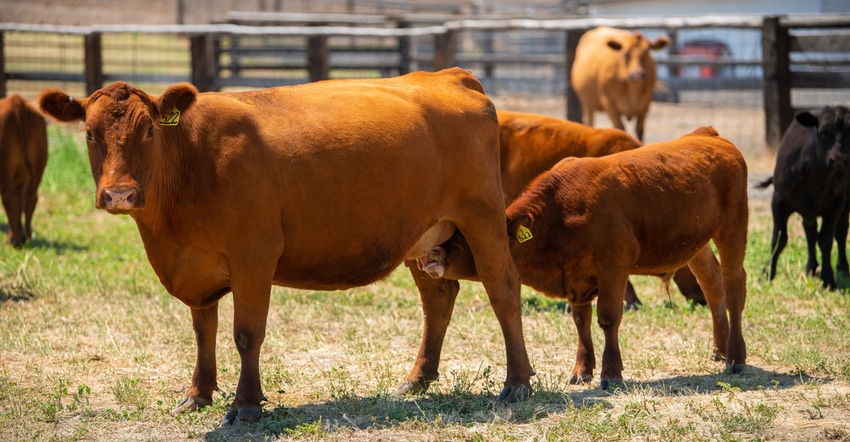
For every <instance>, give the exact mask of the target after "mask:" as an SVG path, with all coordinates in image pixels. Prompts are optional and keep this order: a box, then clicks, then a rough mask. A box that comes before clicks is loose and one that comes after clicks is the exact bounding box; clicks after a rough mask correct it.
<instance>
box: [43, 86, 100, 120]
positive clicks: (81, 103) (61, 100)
mask: <svg viewBox="0 0 850 442" xmlns="http://www.w3.org/2000/svg"><path fill="white" fill-rule="evenodd" d="M87 100H88V99H83V100H75V99H74V98H72V97H71V96H69V95H68V94H66V93H65V92H62V91H60V90H59V89H45V90H44V91H42V92H41V94H39V96H38V106H39V107H40V108H41V110H42V111H44V113H46V114H48V115H50V116H51V117H53V118H55V119H57V120H59V121H65V122H70V121H85V119H86V108H85V102H86V101H87Z"/></svg>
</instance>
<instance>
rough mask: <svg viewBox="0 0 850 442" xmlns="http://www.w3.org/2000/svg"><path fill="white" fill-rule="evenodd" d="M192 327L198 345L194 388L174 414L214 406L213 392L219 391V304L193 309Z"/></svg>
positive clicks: (193, 376)
mask: <svg viewBox="0 0 850 442" xmlns="http://www.w3.org/2000/svg"><path fill="white" fill-rule="evenodd" d="M192 327H193V328H194V329H195V341H196V343H197V345H198V354H197V359H196V360H195V373H194V374H193V375H192V386H191V387H189V391H187V392H186V399H184V400H183V402H181V403H180V405H178V406H177V408H175V409H174V410H172V413H174V414H179V413H183V412H186V411H195V410H197V409H199V408H203V407H205V406H207V405H210V404H212V394H213V390H218V385H217V383H216V360H215V337H216V333H217V332H218V303H217V302H216V303H214V304H212V305H210V306H208V307H205V308H199V309H192Z"/></svg>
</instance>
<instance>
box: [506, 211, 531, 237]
mask: <svg viewBox="0 0 850 442" xmlns="http://www.w3.org/2000/svg"><path fill="white" fill-rule="evenodd" d="M507 224H508V237H509V238H514V239H516V240H518V241H519V242H525V241H526V240H527V239H528V238H531V236H530V235H529V234H528V233H526V232H527V231H529V230H531V226H532V225H533V224H534V218H532V217H531V216H529V215H528V214H527V213H521V214H518V215H515V216H514V217H513V218H508V219H507Z"/></svg>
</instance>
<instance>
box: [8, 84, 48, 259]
mask: <svg viewBox="0 0 850 442" xmlns="http://www.w3.org/2000/svg"><path fill="white" fill-rule="evenodd" d="M45 166H47V124H46V123H45V121H44V117H43V116H42V115H41V113H39V112H38V110H37V109H36V108H35V107H33V106H32V105H30V104H29V103H27V102H26V101H24V99H23V98H21V97H20V96H19V95H12V96H11V97H9V98H3V99H0V197H2V200H3V208H4V209H5V210H6V217H7V218H8V219H9V244H12V245H13V246H15V247H20V246H22V245H23V244H24V242H25V241H26V240H28V239H30V238H32V214H33V212H34V211H35V205H36V203H37V202H38V186H39V184H41V176H42V175H43V174H44V168H45ZM22 216H23V219H24V222H23V223H21V217H22Z"/></svg>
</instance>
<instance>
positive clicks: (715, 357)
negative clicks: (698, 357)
mask: <svg viewBox="0 0 850 442" xmlns="http://www.w3.org/2000/svg"><path fill="white" fill-rule="evenodd" d="M711 360H712V361H713V362H720V361H725V360H726V357H724V356H723V355H722V354H720V353H717V352H714V353H712V354H711Z"/></svg>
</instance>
